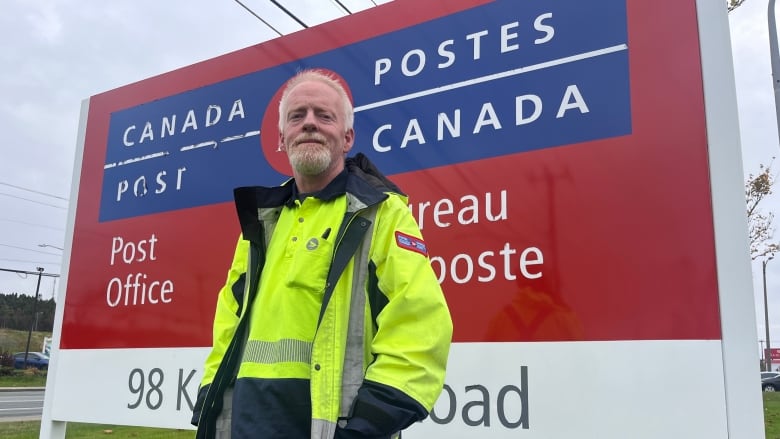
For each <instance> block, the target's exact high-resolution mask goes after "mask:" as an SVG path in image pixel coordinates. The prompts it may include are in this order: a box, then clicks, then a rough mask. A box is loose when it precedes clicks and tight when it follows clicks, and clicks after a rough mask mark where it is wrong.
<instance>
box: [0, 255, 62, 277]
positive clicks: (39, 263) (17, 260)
mask: <svg viewBox="0 0 780 439" xmlns="http://www.w3.org/2000/svg"><path fill="white" fill-rule="evenodd" d="M0 261H8V262H21V263H23V264H37V265H41V264H46V265H60V263H59V262H41V261H28V260H25V259H8V258H0ZM0 271H12V272H13V271H17V270H5V269H2V268H0ZM29 274H38V273H35V272H29ZM44 276H51V275H50V274H44Z"/></svg>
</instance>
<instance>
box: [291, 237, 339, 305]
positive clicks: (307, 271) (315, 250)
mask: <svg viewBox="0 0 780 439" xmlns="http://www.w3.org/2000/svg"><path fill="white" fill-rule="evenodd" d="M332 257H333V243H332V242H330V241H328V240H327V239H324V238H322V237H312V238H309V239H308V240H307V241H306V242H305V243H303V244H302V245H301V246H300V247H299V248H298V249H297V250H296V252H295V254H294V255H293V260H292V263H291V264H290V271H289V272H288V273H287V281H286V286H287V287H288V288H293V289H298V290H303V291H307V292H311V293H320V294H321V293H322V292H323V291H324V290H325V282H326V280H327V276H328V268H329V267H330V263H331V259H332Z"/></svg>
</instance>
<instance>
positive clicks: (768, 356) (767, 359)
mask: <svg viewBox="0 0 780 439" xmlns="http://www.w3.org/2000/svg"><path fill="white" fill-rule="evenodd" d="M774 257H775V255H770V256H769V257H768V258H766V259H764V260H763V261H761V270H762V274H763V278H764V329H765V330H766V334H765V336H766V351H764V367H766V371H767V372H771V371H772V351H770V350H769V346H770V345H771V343H770V342H769V307H768V306H767V300H766V264H768V263H769V261H771V260H772V258H774Z"/></svg>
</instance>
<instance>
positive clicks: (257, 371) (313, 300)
mask: <svg viewBox="0 0 780 439" xmlns="http://www.w3.org/2000/svg"><path fill="white" fill-rule="evenodd" d="M235 198H236V207H237V210H238V215H239V220H240V222H241V228H242V239H240V240H239V243H238V245H237V247H236V252H235V255H234V260H233V264H232V267H231V269H230V272H229V274H228V279H227V282H226V284H225V286H224V287H223V288H222V289H221V291H220V293H219V298H218V302H217V310H216V313H215V319H214V338H213V347H212V350H211V352H210V354H209V356H208V358H207V360H206V363H205V366H204V376H203V380H202V381H201V387H200V390H199V392H198V400H197V402H196V407H195V411H194V416H193V423H194V424H196V425H198V434H197V437H198V438H210V437H215V431H216V427H215V424H216V419H217V416H218V414H219V412H220V410H221V409H222V402H223V394H224V392H225V391H226V390H227V389H228V388H232V391H233V396H232V420H231V422H232V427H231V431H232V432H233V435H234V436H236V437H274V438H285V437H290V438H300V437H311V438H312V439H314V438H325V439H330V438H334V437H335V438H342V437H343V438H351V437H377V438H382V437H387V438H390V437H392V435H393V434H395V433H396V432H398V431H400V430H402V429H403V428H406V427H408V426H409V425H411V424H412V423H414V422H416V421H418V420H422V419H424V418H425V417H426V416H427V415H428V412H429V411H430V410H431V408H432V407H433V404H434V403H435V401H436V399H437V398H438V396H439V393H440V392H441V390H442V387H443V384H444V375H445V367H446V362H447V356H448V352H449V347H450V342H451V338H452V321H451V318H450V314H449V310H448V308H447V304H446V301H445V299H444V295H443V293H442V291H441V287H440V286H439V283H438V281H437V279H436V276H435V274H434V272H433V270H432V268H431V265H430V261H429V259H428V255H427V248H426V247H425V243H424V242H423V240H422V237H421V233H420V230H419V228H418V226H417V224H416V222H415V220H414V218H413V217H412V215H411V213H410V212H409V209H408V207H407V199H406V197H405V196H404V195H402V194H401V192H400V191H399V190H398V188H397V187H395V185H393V184H392V183H391V182H390V181H388V180H387V179H386V178H384V177H383V176H382V175H381V174H380V173H379V172H378V171H377V170H376V168H374V167H373V165H372V164H371V163H370V162H368V159H366V158H365V156H363V155H362V154H359V155H358V156H356V157H354V158H349V159H347V162H346V169H345V171H344V172H343V173H342V174H341V175H339V176H338V177H337V178H336V179H334V181H333V182H331V183H330V184H329V185H328V186H327V187H326V188H325V189H323V191H321V192H319V193H317V194H315V195H314V196H308V197H299V196H297V194H296V191H295V189H294V182H293V181H288V182H287V183H286V184H285V185H283V186H280V187H274V188H260V187H252V188H239V189H236V191H235Z"/></svg>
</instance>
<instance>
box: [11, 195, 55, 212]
mask: <svg viewBox="0 0 780 439" xmlns="http://www.w3.org/2000/svg"><path fill="white" fill-rule="evenodd" d="M0 195H5V196H6V197H11V198H17V199H20V200H24V201H29V202H31V203H37V204H43V205H44V206H49V207H56V208H57V209H62V210H65V209H67V207H62V206H55V205H54V204H49V203H44V202H43V201H37V200H31V199H29V198H24V197H19V196H16V195H11V194H6V193H4V192H0Z"/></svg>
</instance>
